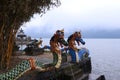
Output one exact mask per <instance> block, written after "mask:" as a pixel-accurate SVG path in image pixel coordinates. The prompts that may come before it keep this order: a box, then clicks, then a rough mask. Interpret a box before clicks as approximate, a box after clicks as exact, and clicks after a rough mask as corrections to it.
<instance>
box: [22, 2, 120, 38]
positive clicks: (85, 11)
mask: <svg viewBox="0 0 120 80" xmlns="http://www.w3.org/2000/svg"><path fill="white" fill-rule="evenodd" d="M60 1H61V6H59V7H58V8H56V7H54V8H52V9H51V10H49V11H47V12H46V14H44V15H43V16H42V17H40V16H39V15H38V14H37V15H34V17H33V18H31V20H30V21H29V22H27V23H25V24H24V25H23V26H22V28H23V29H24V31H25V33H26V34H27V35H30V36H37V37H38V36H41V37H44V35H47V34H48V35H52V34H54V32H55V31H56V30H57V29H63V28H64V30H65V33H69V32H71V33H72V32H74V31H79V30H81V31H86V30H96V31H97V30H118V29H120V0H60Z"/></svg>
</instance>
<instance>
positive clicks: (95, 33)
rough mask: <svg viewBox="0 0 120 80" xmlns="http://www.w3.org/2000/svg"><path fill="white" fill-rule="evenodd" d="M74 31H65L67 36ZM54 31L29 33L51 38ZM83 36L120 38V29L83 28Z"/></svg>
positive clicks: (36, 36)
mask: <svg viewBox="0 0 120 80" xmlns="http://www.w3.org/2000/svg"><path fill="white" fill-rule="evenodd" d="M72 33H73V31H69V32H65V37H66V38H67V37H68V36H70V35H71V34H72ZM53 34H54V32H50V31H47V30H43V31H42V32H39V33H36V31H33V32H31V31H29V32H27V35H29V36H31V37H33V38H39V37H43V38H51V37H52V35H53ZM82 36H83V37H84V38H120V29H118V30H82Z"/></svg>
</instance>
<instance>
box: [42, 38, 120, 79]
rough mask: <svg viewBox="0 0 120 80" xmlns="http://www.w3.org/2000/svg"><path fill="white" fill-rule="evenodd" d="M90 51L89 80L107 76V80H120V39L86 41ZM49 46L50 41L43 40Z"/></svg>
mask: <svg viewBox="0 0 120 80" xmlns="http://www.w3.org/2000/svg"><path fill="white" fill-rule="evenodd" d="M84 40H85V42H86V44H85V45H84V46H83V45H81V46H80V47H86V48H88V49H89V51H90V56H91V61H92V73H91V74H90V76H89V80H95V79H96V78H97V77H99V76H100V75H105V78H106V80H120V79H119V77H120V39H84ZM43 45H49V39H46V38H44V39H43Z"/></svg>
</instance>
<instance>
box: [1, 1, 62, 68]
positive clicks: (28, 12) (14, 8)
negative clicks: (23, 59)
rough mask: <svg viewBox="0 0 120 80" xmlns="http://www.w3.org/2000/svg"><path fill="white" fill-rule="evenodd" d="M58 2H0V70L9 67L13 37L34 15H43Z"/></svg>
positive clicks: (57, 4)
mask: <svg viewBox="0 0 120 80" xmlns="http://www.w3.org/2000/svg"><path fill="white" fill-rule="evenodd" d="M59 5H60V1H59V0H0V69H7V68H8V67H9V63H10V58H11V54H12V49H13V44H14V40H15V35H16V32H17V31H18V29H19V28H20V26H21V25H22V24H23V23H24V22H27V21H29V20H30V18H31V17H32V16H33V14H35V13H39V14H40V15H43V14H44V13H45V12H46V11H47V10H49V9H51V8H53V7H54V6H55V7H58V6H59Z"/></svg>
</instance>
